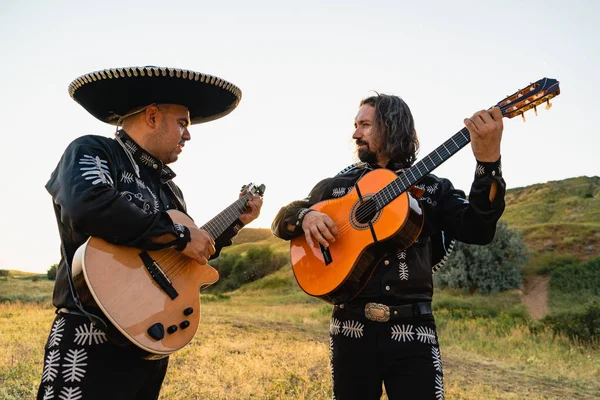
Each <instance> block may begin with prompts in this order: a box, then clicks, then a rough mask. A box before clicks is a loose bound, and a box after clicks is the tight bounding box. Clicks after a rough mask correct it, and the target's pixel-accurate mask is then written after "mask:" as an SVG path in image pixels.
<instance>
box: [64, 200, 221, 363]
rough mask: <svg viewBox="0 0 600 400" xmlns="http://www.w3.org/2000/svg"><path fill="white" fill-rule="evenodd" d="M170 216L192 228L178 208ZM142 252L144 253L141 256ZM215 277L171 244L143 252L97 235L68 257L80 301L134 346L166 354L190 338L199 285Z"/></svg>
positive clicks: (197, 312)
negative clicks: (98, 314) (93, 308)
mask: <svg viewBox="0 0 600 400" xmlns="http://www.w3.org/2000/svg"><path fill="white" fill-rule="evenodd" d="M169 214H170V216H171V218H172V219H173V222H176V223H180V224H183V225H186V226H188V227H196V225H195V224H194V222H193V221H192V220H191V219H190V218H189V217H188V216H187V215H185V214H184V213H182V212H179V211H176V210H171V211H169ZM141 253H145V254H146V255H147V256H148V257H145V258H144V259H142V257H140V254H141ZM144 260H145V261H144ZM149 260H153V261H154V262H155V263H156V265H157V266H158V268H159V269H160V270H162V272H163V273H164V276H166V277H167V278H168V281H170V283H169V282H167V281H165V280H161V279H160V275H159V274H160V272H159V271H158V270H157V269H155V268H152V267H154V265H152V266H151V268H148V267H147V265H150V263H149ZM152 274H155V276H158V277H159V278H154V277H153V276H152ZM157 274H158V275H157ZM218 279H219V273H218V272H217V271H216V270H215V269H214V268H212V267H211V266H209V265H208V264H205V265H201V264H199V263H198V262H197V261H196V260H194V259H191V258H188V257H186V256H184V255H183V254H181V253H180V252H178V251H177V250H175V249H173V248H169V249H163V250H158V251H147V252H143V251H142V250H139V249H136V248H133V247H125V246H118V245H113V244H110V243H108V242H106V241H104V240H102V239H99V238H96V237H91V238H90V239H88V241H87V242H86V243H85V244H83V245H82V246H81V247H80V248H79V249H78V250H77V252H76V253H75V257H74V259H73V280H74V283H75V289H76V291H77V293H78V295H79V297H80V300H81V301H82V303H83V304H84V305H87V306H92V307H95V308H98V309H100V310H101V311H102V312H103V313H104V315H105V316H106V318H108V319H109V320H110V321H111V322H112V323H113V324H114V326H115V327H116V328H117V329H118V330H119V331H120V332H121V333H122V334H123V335H124V336H125V337H126V338H127V339H129V340H130V341H131V342H132V343H133V344H135V345H136V346H138V347H139V348H141V349H142V350H144V351H146V352H148V353H152V354H155V355H158V356H166V355H169V354H171V353H173V352H174V351H176V350H179V349H181V348H182V347H184V346H185V345H187V344H188V343H189V342H190V341H191V340H192V338H193V337H194V335H195V334H196V331H197V329H198V324H199V322H200V293H199V289H200V288H202V287H206V286H209V285H211V284H213V283H215V282H216V281H217V280H218ZM165 288H167V289H168V291H165ZM171 289H172V290H171ZM169 293H170V294H169ZM175 293H176V294H177V295H176V296H175ZM173 296H175V297H174V298H172V297H173ZM190 310H191V313H190ZM185 321H187V322H185ZM161 327H162V328H161ZM169 327H171V328H170V329H169ZM173 327H176V330H174V329H175V328H173ZM161 330H162V336H163V337H161V338H159V336H161ZM170 330H174V332H170ZM152 335H154V337H152ZM158 358H160V357H158Z"/></svg>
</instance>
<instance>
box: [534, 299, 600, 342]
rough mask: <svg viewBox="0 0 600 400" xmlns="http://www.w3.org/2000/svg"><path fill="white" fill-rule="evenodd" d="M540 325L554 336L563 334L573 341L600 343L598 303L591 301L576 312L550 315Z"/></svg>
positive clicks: (599, 307)
mask: <svg viewBox="0 0 600 400" xmlns="http://www.w3.org/2000/svg"><path fill="white" fill-rule="evenodd" d="M541 323H542V324H543V326H544V327H547V328H549V329H550V330H551V331H552V332H553V333H554V334H563V335H565V336H567V337H568V338H569V339H571V340H573V341H576V342H584V343H600V302H598V301H597V300H595V301H592V302H590V303H588V304H587V305H585V306H584V307H582V308H581V309H578V310H569V311H561V312H554V313H550V314H548V315H546V316H545V317H544V318H543V319H542V320H541Z"/></svg>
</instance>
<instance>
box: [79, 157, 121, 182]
mask: <svg viewBox="0 0 600 400" xmlns="http://www.w3.org/2000/svg"><path fill="white" fill-rule="evenodd" d="M79 164H80V165H91V167H81V168H79V170H80V171H86V172H84V173H83V174H81V176H83V177H85V180H87V181H89V180H92V179H93V181H92V185H97V184H99V183H105V184H108V185H111V186H113V185H114V183H113V180H112V178H111V176H110V172H109V170H108V166H107V165H106V164H107V162H106V161H104V160H101V159H100V157H98V156H96V157H92V156H88V155H87V154H84V155H83V158H81V159H80V160H79Z"/></svg>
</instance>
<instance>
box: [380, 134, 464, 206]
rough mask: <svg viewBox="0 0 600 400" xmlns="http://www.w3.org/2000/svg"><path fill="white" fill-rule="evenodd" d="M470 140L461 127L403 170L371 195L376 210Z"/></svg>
mask: <svg viewBox="0 0 600 400" xmlns="http://www.w3.org/2000/svg"><path fill="white" fill-rule="evenodd" d="M470 141H471V135H470V134H469V131H468V130H467V128H463V129H461V130H460V131H458V132H457V133H456V134H455V135H454V136H452V137H451V138H450V139H448V140H446V141H445V142H444V143H442V145H441V146H439V147H438V148H437V149H435V150H434V151H432V152H431V153H429V154H428V155H427V156H425V157H424V158H423V159H422V160H420V161H419V162H417V163H416V164H414V165H413V166H412V167H410V168H408V169H406V170H404V172H403V173H402V174H400V175H399V176H398V177H397V178H396V179H394V180H393V181H392V182H390V183H389V184H388V185H387V186H386V187H384V188H383V189H381V190H380V191H379V192H377V193H376V194H375V195H374V196H373V198H372V199H373V200H374V201H375V202H376V204H377V210H381V209H382V208H383V207H385V206H386V205H387V204H389V203H390V202H391V201H392V200H394V199H395V198H396V197H398V196H400V195H401V194H402V193H404V192H406V191H407V190H408V188H410V187H411V186H413V185H414V184H416V183H417V182H419V181H420V180H421V179H422V178H423V177H424V176H425V175H427V174H429V173H430V172H431V171H433V170H434V169H436V168H437V167H439V166H440V165H442V164H443V163H444V162H445V161H446V160H448V159H449V158H450V157H452V156H453V155H454V154H456V153H458V151H459V150H460V149H462V148H463V147H465V146H466V145H467V144H469V142H470Z"/></svg>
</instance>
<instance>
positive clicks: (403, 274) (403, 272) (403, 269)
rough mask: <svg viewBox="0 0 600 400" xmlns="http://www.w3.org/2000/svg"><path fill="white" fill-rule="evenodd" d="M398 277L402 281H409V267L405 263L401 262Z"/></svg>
mask: <svg viewBox="0 0 600 400" xmlns="http://www.w3.org/2000/svg"><path fill="white" fill-rule="evenodd" d="M398 276H399V277H400V280H403V281H407V280H408V266H407V265H406V263H405V262H401V263H400V264H399V267H398Z"/></svg>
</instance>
